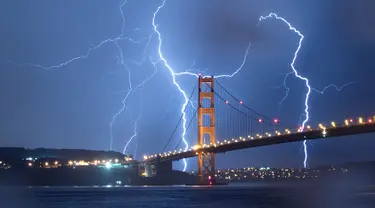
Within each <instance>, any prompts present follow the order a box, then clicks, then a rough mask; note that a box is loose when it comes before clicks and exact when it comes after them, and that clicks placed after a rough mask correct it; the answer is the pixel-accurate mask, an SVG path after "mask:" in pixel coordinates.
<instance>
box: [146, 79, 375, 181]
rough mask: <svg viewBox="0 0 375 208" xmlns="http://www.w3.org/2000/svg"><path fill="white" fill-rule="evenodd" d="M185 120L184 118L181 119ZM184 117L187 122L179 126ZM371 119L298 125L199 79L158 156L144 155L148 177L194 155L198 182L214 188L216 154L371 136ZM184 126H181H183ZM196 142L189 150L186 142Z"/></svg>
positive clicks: (374, 129) (373, 129) (213, 82)
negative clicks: (304, 142) (361, 135)
mask: <svg viewBox="0 0 375 208" xmlns="http://www.w3.org/2000/svg"><path fill="white" fill-rule="evenodd" d="M184 116H187V117H185V118H184ZM183 119H186V122H185V123H183ZM374 120H375V116H371V117H370V116H368V117H358V118H347V119H345V120H343V121H342V122H338V123H336V122H330V123H328V124H319V125H317V126H316V127H311V126H306V127H305V128H304V129H302V127H298V126H297V127H296V125H290V124H287V123H283V122H281V121H279V120H278V119H275V118H270V117H267V116H265V115H263V114H261V113H259V112H257V111H255V110H253V109H252V108H250V107H249V106H247V105H246V104H245V103H244V102H243V101H242V100H240V99H238V98H237V97H236V96H234V95H233V94H232V93H231V92H230V91H229V90H228V89H226V88H225V87H224V86H223V85H222V84H221V83H219V82H218V81H217V80H216V79H214V77H202V76H199V77H198V83H197V85H196V86H195V87H194V89H193V90H192V92H191V94H190V97H189V104H188V105H187V106H186V108H185V109H184V113H182V114H181V117H180V119H179V121H178V123H177V125H176V127H175V129H174V130H173V132H172V134H171V136H170V138H169V139H168V141H167V142H166V144H165V145H164V148H163V151H162V152H160V153H156V154H152V155H146V156H144V161H143V163H144V164H145V174H146V176H152V175H158V174H159V175H160V174H162V172H163V171H168V170H171V169H172V161H177V160H181V159H185V158H190V157H198V178H199V180H200V183H203V184H207V182H208V184H214V183H215V182H216V180H215V154H217V153H225V152H228V151H234V150H239V149H245V148H253V147H259V146H267V145H274V144H281V143H288V142H296V141H303V140H313V139H321V138H336V137H340V136H347V135H353V134H364V133H372V132H375V122H374ZM182 125H185V127H184V128H181V126H182ZM186 138H189V139H188V140H189V141H195V145H192V146H191V147H190V148H189V149H187V148H185V146H184V142H183V141H184V140H185V139H186Z"/></svg>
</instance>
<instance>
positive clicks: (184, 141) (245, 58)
mask: <svg viewBox="0 0 375 208" xmlns="http://www.w3.org/2000/svg"><path fill="white" fill-rule="evenodd" d="M166 1H167V0H163V1H162V3H161V5H160V6H158V8H157V9H156V11H155V12H154V15H153V18H152V26H153V29H154V32H155V33H156V36H157V39H158V46H157V51H158V55H159V59H160V61H161V62H163V64H164V67H165V68H167V69H168V71H169V72H170V74H171V77H172V81H173V84H174V85H175V86H176V88H177V90H178V91H179V92H180V93H181V95H182V97H183V98H184V103H183V104H182V106H181V113H182V135H181V137H182V141H183V143H184V145H185V148H184V150H187V149H188V148H189V143H188V142H187V140H186V138H185V136H186V123H187V118H186V112H185V111H184V109H185V107H186V106H187V105H188V104H189V99H188V96H187V93H186V92H185V91H184V90H183V89H182V88H181V86H180V84H179V83H178V82H177V81H176V77H177V76H182V75H189V76H194V77H199V74H197V73H193V72H190V71H188V70H186V71H183V72H175V70H174V69H173V68H172V66H171V65H170V64H169V62H168V61H167V59H166V58H165V57H164V54H163V52H162V45H163V39H162V35H161V32H160V31H159V29H158V25H157V24H156V21H155V19H156V17H157V15H158V13H159V12H160V10H161V9H162V8H163V7H164V6H165V3H166ZM250 45H251V44H250V42H249V44H248V47H247V48H246V52H245V55H244V58H243V60H242V63H241V65H240V67H238V68H237V70H235V71H234V72H233V73H232V74H222V75H216V76H214V77H215V78H224V77H226V78H231V77H233V76H235V75H236V74H237V73H238V72H240V71H241V69H242V68H243V66H244V65H245V63H246V60H247V56H248V53H249V49H250ZM191 105H192V106H193V107H194V104H193V103H192V102H191ZM183 162H184V168H183V171H186V168H187V162H186V159H183Z"/></svg>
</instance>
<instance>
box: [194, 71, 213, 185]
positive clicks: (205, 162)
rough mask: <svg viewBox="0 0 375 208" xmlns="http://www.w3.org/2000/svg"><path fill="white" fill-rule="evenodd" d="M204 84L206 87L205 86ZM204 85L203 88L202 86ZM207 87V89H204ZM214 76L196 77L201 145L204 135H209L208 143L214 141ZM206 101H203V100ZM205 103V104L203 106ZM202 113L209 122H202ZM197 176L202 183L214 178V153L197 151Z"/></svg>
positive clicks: (199, 141)
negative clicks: (208, 118)
mask: <svg viewBox="0 0 375 208" xmlns="http://www.w3.org/2000/svg"><path fill="white" fill-rule="evenodd" d="M205 86H206V87H205ZM203 87H205V88H203ZM204 89H209V90H204ZM214 94H215V92H214V77H213V76H212V77H201V76H199V77H198V145H199V146H201V147H202V146H203V144H204V135H209V137H210V143H211V144H215V143H216V137H215V100H214ZM206 99H207V100H209V101H210V102H209V104H208V102H205V103H204V102H203V101H204V100H206ZM203 104H206V105H207V106H204V105H203ZM203 115H209V117H210V123H209V124H208V125H207V124H206V125H205V124H203ZM198 176H199V178H200V180H201V182H202V183H204V182H205V179H206V178H208V180H209V181H210V183H214V182H216V180H215V153H213V152H204V151H199V152H198Z"/></svg>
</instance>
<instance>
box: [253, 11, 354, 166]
mask: <svg viewBox="0 0 375 208" xmlns="http://www.w3.org/2000/svg"><path fill="white" fill-rule="evenodd" d="M269 18H275V19H277V20H281V21H282V22H284V23H285V24H286V25H287V26H288V27H289V30H291V31H293V32H294V33H296V34H297V35H298V36H299V37H300V39H299V42H298V47H297V49H296V51H295V52H294V56H293V60H292V62H291V63H290V67H291V68H292V70H293V71H292V72H289V73H287V74H286V75H285V77H284V83H283V85H281V86H283V87H284V89H285V95H284V97H283V98H282V99H281V101H280V102H279V104H282V103H283V102H284V100H285V99H286V98H287V97H288V96H289V92H290V88H289V87H288V86H287V84H286V80H287V78H288V77H289V75H291V74H294V76H295V77H297V78H299V79H300V80H302V81H304V82H305V85H306V88H307V92H306V95H305V110H304V111H305V113H304V114H303V115H304V117H305V119H304V120H303V121H302V125H301V130H303V129H304V128H305V125H306V123H307V122H308V120H309V118H310V117H309V98H310V94H311V92H318V93H320V94H324V92H325V91H326V90H327V89H329V88H335V89H336V90H337V91H341V90H342V89H343V88H344V87H346V86H348V85H350V84H354V82H349V83H346V84H344V85H342V86H340V87H338V86H336V85H334V84H330V85H328V86H326V87H324V88H323V90H317V89H315V88H313V87H311V86H310V84H309V80H308V79H307V78H306V77H303V76H301V75H300V74H299V73H298V71H297V70H296V68H295V66H294V65H295V62H296V60H297V57H298V53H299V51H300V49H301V47H302V42H303V39H304V35H302V33H301V32H300V31H298V30H297V29H296V28H295V27H293V26H292V25H291V24H290V23H289V22H288V21H287V20H286V19H284V18H283V17H280V16H278V15H277V14H275V13H270V14H269V15H267V16H261V17H260V18H259V23H260V22H261V21H262V20H266V19H269ZM281 86H280V87H281ZM306 143H307V140H304V141H303V151H304V154H305V157H304V160H303V165H304V167H305V168H307V160H308V151H307V144H306Z"/></svg>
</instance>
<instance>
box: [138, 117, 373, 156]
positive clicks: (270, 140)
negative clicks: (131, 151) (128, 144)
mask: <svg viewBox="0 0 375 208" xmlns="http://www.w3.org/2000/svg"><path fill="white" fill-rule="evenodd" d="M325 131H326V135H325V136H324V134H323V130H322V129H319V130H307V131H303V132H297V133H290V134H282V135H278V136H271V137H263V138H254V139H252V140H250V139H246V140H245V141H243V140H239V141H238V142H231V143H230V144H222V145H217V146H216V147H215V146H209V147H205V148H200V149H196V150H190V151H187V152H181V153H176V154H173V153H172V154H170V155H169V156H163V157H161V158H160V161H177V160H181V159H183V158H190V157H195V156H197V152H198V151H201V150H203V151H204V152H214V153H225V152H228V151H233V150H239V149H246V148H253V147H261V146H269V145H274V144H282V143H288V142H297V141H303V140H315V139H323V138H333V137H341V136H349V135H355V134H366V133H373V132H375V122H373V123H365V124H356V125H350V126H340V127H332V128H326V129H325ZM155 160H157V158H155V157H154V158H149V159H147V160H145V161H147V162H152V161H155Z"/></svg>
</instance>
